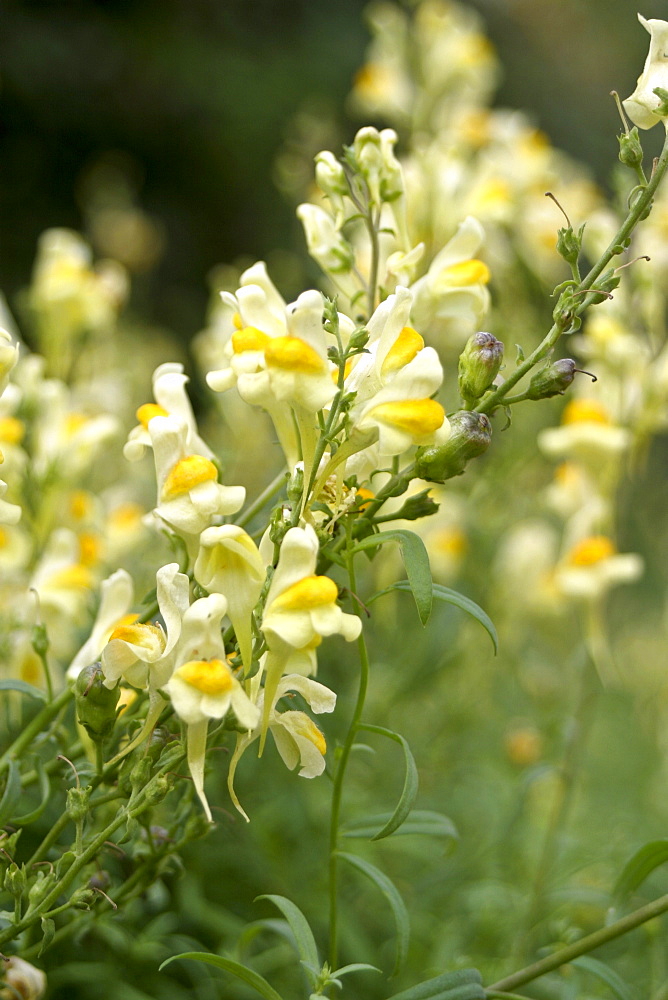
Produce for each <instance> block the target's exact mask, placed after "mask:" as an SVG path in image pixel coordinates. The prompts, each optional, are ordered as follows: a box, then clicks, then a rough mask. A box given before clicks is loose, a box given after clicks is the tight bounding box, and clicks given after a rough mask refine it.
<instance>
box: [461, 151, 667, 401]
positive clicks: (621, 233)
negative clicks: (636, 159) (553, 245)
mask: <svg viewBox="0 0 668 1000" xmlns="http://www.w3.org/2000/svg"><path fill="white" fill-rule="evenodd" d="M666 168H668V132H667V133H666V138H665V140H664V144H663V149H662V150H661V156H660V157H659V159H658V162H657V164H656V169H655V170H654V172H653V174H652V176H651V177H650V179H649V183H648V184H647V187H646V188H645V190H644V191H643V192H642V194H640V196H639V197H638V198H637V199H636V201H635V202H634V204H633V207H632V208H631V209H630V211H629V214H628V215H627V217H626V219H625V220H624V222H623V223H622V225H621V226H620V228H619V229H618V230H617V232H616V234H615V236H614V237H613V239H612V240H611V242H610V244H609V246H608V247H607V249H606V250H605V251H604V252H603V254H602V255H601V257H600V259H599V260H598V261H597V262H596V264H594V266H593V267H592V269H591V270H590V272H589V274H586V275H585V277H584V278H583V279H582V281H581V282H580V283H579V285H577V287H576V288H574V289H573V294H574V295H578V294H579V293H581V292H586V291H588V290H589V289H591V288H593V287H594V285H595V282H596V279H597V278H599V277H600V276H601V274H602V273H603V271H604V270H605V268H606V267H607V266H608V264H609V263H610V261H611V260H612V258H613V257H616V256H618V254H619V252H620V250H619V248H620V246H623V245H624V244H625V242H626V240H627V239H628V238H629V237H630V236H631V234H632V232H633V230H634V229H635V227H636V226H637V225H638V223H639V222H640V221H641V219H642V217H643V215H644V214H645V212H646V210H647V209H648V208H649V206H650V204H651V202H652V199H653V197H654V194H655V192H656V189H657V188H658V186H659V184H660V183H661V180H662V179H663V175H664V174H665V172H666ZM590 302H591V299H590V298H589V297H588V296H585V297H584V301H583V302H582V303H581V304H580V306H579V307H578V308H577V310H576V315H578V316H579V315H581V314H582V312H584V310H585V309H586V308H587V306H588V305H589V304H590ZM562 332H563V330H562V324H561V323H558V322H555V323H554V324H553V326H552V327H551V329H550V331H549V333H548V334H547V336H546V337H545V338H544V339H543V340H542V341H541V343H540V344H539V345H538V347H537V348H536V349H535V350H534V351H532V353H531V354H530V355H529V357H528V358H527V359H526V361H524V362H523V363H522V364H521V365H520V366H519V368H516V369H515V371H514V372H513V373H512V374H511V375H509V376H508V378H507V379H506V380H505V382H504V383H503V384H502V385H500V386H499V387H498V388H497V389H496V390H495V391H494V392H492V393H490V394H489V395H487V396H485V397H484V398H483V399H482V400H481V401H480V403H479V404H478V406H477V407H476V410H477V411H478V412H479V413H491V411H492V410H494V409H495V408H496V407H497V406H498V405H499V404H500V403H501V402H502V400H503V399H504V397H505V396H506V395H507V393H508V392H509V391H510V390H511V389H512V388H513V386H514V385H516V384H517V383H518V382H519V381H520V379H522V378H523V377H524V376H525V375H526V374H527V372H529V371H531V369H532V368H533V367H534V366H535V365H536V364H538V362H539V361H542V359H543V358H544V357H546V356H547V354H549V352H550V351H551V350H552V348H553V347H554V345H555V344H556V342H557V340H558V339H559V337H560V336H561V334H562Z"/></svg>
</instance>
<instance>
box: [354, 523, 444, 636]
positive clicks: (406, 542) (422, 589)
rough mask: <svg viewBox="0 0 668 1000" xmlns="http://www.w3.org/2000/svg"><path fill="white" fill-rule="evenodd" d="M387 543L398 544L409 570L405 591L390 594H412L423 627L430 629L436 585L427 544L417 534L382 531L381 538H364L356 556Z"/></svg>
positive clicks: (377, 595)
mask: <svg viewBox="0 0 668 1000" xmlns="http://www.w3.org/2000/svg"><path fill="white" fill-rule="evenodd" d="M385 542H398V544H399V545H400V546H401V555H402V558H403V560H404V566H405V567H406V573H407V574H408V580H404V581H403V583H404V584H405V586H404V587H398V588H397V587H391V588H388V590H391V589H392V590H393V589H399V590H410V591H412V594H413V598H414V599H415V605H416V607H417V610H418V615H419V616H420V621H421V623H422V624H423V625H426V624H427V622H428V621H429V616H430V615H431V606H432V602H433V597H434V594H433V586H434V584H433V582H432V579H431V566H430V565H429V556H428V555H427V550H426V548H425V545H424V542H423V541H422V539H421V538H420V536H419V535H416V534H415V532H414V531H406V530H405V529H399V528H397V529H395V530H392V531H381V532H379V533H378V534H377V535H369V537H368V538H363V539H362V540H361V541H360V542H358V543H357V545H356V546H355V547H354V549H353V553H355V552H363V551H367V550H369V549H375V548H378V546H379V545H383V544H384V543H385ZM382 593H387V591H382ZM375 597H380V594H376V595H375ZM375 597H374V598H372V600H374V599H375ZM367 603H368V602H367Z"/></svg>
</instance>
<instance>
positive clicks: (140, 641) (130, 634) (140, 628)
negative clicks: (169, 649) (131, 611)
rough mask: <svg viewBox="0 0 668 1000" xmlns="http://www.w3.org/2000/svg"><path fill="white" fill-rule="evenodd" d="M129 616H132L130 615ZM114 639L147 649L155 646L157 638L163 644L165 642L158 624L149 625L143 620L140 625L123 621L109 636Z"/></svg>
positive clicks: (110, 639)
mask: <svg viewBox="0 0 668 1000" xmlns="http://www.w3.org/2000/svg"><path fill="white" fill-rule="evenodd" d="M127 617H132V616H130V615H128V616H127ZM112 639H121V640H122V641H123V642H129V643H130V645H132V646H142V647H144V648H146V649H150V648H151V647H152V646H154V644H155V641H156V639H157V640H158V642H159V643H160V644H161V645H162V644H163V642H164V637H163V634H162V631H161V630H160V629H159V628H158V626H157V625H148V624H146V623H143V622H142V623H140V624H138V625H131V624H125V622H122V623H121V624H119V625H117V626H116V628H115V629H114V631H113V632H112V633H111V635H110V636H109V642H111V641H112Z"/></svg>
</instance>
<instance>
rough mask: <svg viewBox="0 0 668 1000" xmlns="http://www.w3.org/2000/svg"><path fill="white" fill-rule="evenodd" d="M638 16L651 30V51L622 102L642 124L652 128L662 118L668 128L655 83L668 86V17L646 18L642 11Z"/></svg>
mask: <svg viewBox="0 0 668 1000" xmlns="http://www.w3.org/2000/svg"><path fill="white" fill-rule="evenodd" d="M638 20H639V21H640V23H641V24H642V26H643V27H644V28H646V29H647V31H649V35H650V42H649V52H648V53H647V59H646V60H645V67H644V69H643V71H642V73H641V74H640V76H639V77H638V83H637V86H636V89H635V90H634V91H633V93H632V94H631V96H630V97H627V98H626V100H625V101H624V102H623V104H624V110H625V111H626V113H627V115H628V116H629V118H630V119H631V121H632V122H633V123H634V124H635V125H638V126H639V127H640V128H653V126H654V125H658V123H659V122H661V121H662V122H663V123H664V125H666V127H667V128H668V119H667V118H666V115H665V114H661V113H660V112H659V109H660V107H661V105H662V103H663V102H662V100H661V98H660V97H659V95H658V94H655V93H654V90H655V88H656V87H661V88H663V89H664V90H668V21H660V20H658V19H657V18H651V19H650V20H649V21H647V20H646V19H645V18H644V17H643V16H642V14H638Z"/></svg>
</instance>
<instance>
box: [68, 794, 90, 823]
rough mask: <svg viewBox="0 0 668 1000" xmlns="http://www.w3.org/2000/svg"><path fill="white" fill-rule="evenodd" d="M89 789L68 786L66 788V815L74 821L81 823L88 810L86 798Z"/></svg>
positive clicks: (87, 798) (88, 795)
mask: <svg viewBox="0 0 668 1000" xmlns="http://www.w3.org/2000/svg"><path fill="white" fill-rule="evenodd" d="M90 793H91V789H90V787H87V788H68V790H67V807H66V808H67V815H68V816H69V817H70V819H72V820H73V821H74V822H75V823H81V822H82V820H84V819H85V818H86V814H87V812H88V800H89V798H90Z"/></svg>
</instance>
